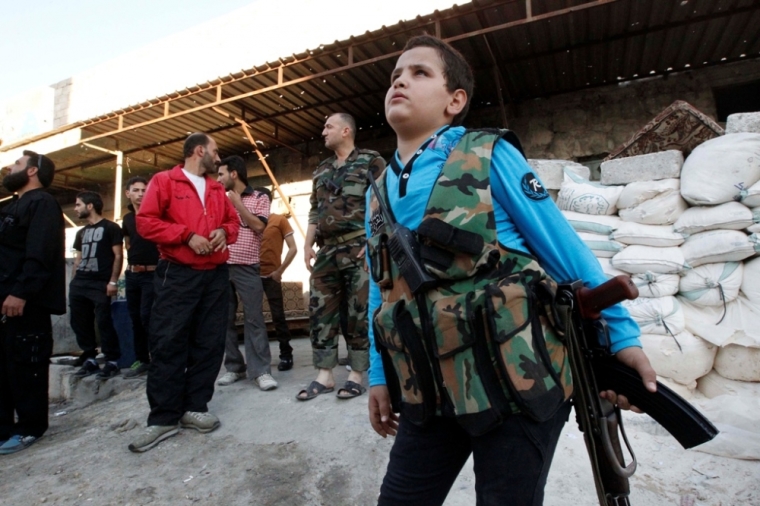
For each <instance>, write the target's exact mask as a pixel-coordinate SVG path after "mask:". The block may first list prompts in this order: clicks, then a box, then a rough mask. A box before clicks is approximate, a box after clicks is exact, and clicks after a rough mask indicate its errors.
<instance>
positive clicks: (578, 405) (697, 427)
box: [557, 276, 718, 506]
mask: <svg viewBox="0 0 760 506" xmlns="http://www.w3.org/2000/svg"><path fill="white" fill-rule="evenodd" d="M638 295H639V294H638V289H637V288H636V285H634V284H633V282H632V281H631V279H630V278H629V277H628V276H617V277H615V278H612V279H611V280H609V281H607V282H606V283H604V284H602V285H600V286H598V287H596V288H594V289H589V288H585V287H584V286H583V283H582V282H581V281H574V282H572V283H568V284H563V285H560V286H559V289H558V291H557V307H558V309H559V310H560V311H561V312H563V313H564V314H563V315H562V316H563V317H564V321H565V322H566V324H565V327H566V328H565V339H566V345H567V349H568V353H569V357H570V367H571V370H572V374H573V392H574V393H573V395H574V400H573V404H574V406H575V413H576V417H577V420H578V426H579V428H580V430H581V431H582V432H583V438H584V440H585V442H586V449H587V450H588V454H589V458H590V459H591V467H592V470H593V473H594V482H595V484H596V491H597V495H598V497H599V504H601V505H602V506H623V505H629V504H630V502H629V500H628V494H629V492H630V487H629V484H628V478H630V477H631V476H632V475H633V473H634V472H635V471H636V456H635V455H634V453H633V450H632V449H631V445H630V444H629V442H628V438H627V437H626V434H625V430H624V429H623V420H622V417H621V413H620V408H619V407H617V406H613V405H612V404H611V403H610V402H609V401H607V400H606V399H603V398H601V397H600V396H599V393H600V392H602V391H604V390H613V391H614V392H615V393H617V394H619V395H624V396H625V397H627V398H628V400H629V402H630V403H631V404H632V405H634V406H636V407H638V408H639V409H641V410H642V411H644V412H645V413H647V414H648V415H649V416H651V417H652V418H654V419H655V421H657V422H658V423H659V424H660V425H662V426H663V427H664V428H665V429H666V430H667V431H668V432H670V434H671V435H673V437H675V438H676V439H677V440H678V442H679V443H681V445H682V446H683V447H684V448H692V447H694V446H697V445H700V444H702V443H705V442H707V441H710V440H711V439H712V438H714V437H715V436H716V434H717V433H718V430H717V429H716V428H715V427H714V426H713V425H712V423H710V421H709V420H707V418H705V417H704V416H703V415H702V414H701V413H700V412H699V411H697V410H696V409H695V408H694V407H693V406H692V405H691V404H689V403H688V402H686V401H685V400H684V399H682V398H681V397H680V396H678V395H677V394H676V393H674V392H673V391H672V390H670V389H669V388H667V387H666V386H665V385H663V384H661V383H659V382H658V383H657V392H656V393H652V392H649V391H648V390H647V389H646V388H645V387H644V384H643V382H642V379H641V376H639V373H638V372H636V371H635V370H634V369H632V368H630V367H628V366H626V365H624V364H622V363H621V362H619V361H618V360H617V359H616V358H615V356H614V355H612V354H611V353H610V351H609V350H610V342H609V334H608V330H607V325H606V322H605V321H604V320H603V319H602V318H601V311H602V310H603V309H605V308H608V307H610V306H612V305H614V304H617V303H618V302H621V301H623V300H626V299H635V298H636V297H638ZM620 435H622V438H623V441H624V442H625V445H626V447H627V448H628V452H629V453H630V455H631V459H632V460H631V462H630V464H628V465H626V464H625V460H624V457H623V451H622V447H621V445H620V437H619V436H620Z"/></svg>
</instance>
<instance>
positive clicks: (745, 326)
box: [673, 132, 760, 398]
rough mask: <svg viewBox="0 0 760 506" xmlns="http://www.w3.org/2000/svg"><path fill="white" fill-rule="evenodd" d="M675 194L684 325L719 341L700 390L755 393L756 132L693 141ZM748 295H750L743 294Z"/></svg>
mask: <svg viewBox="0 0 760 506" xmlns="http://www.w3.org/2000/svg"><path fill="white" fill-rule="evenodd" d="M681 194H682V196H683V198H684V200H686V201H687V202H688V203H689V204H690V205H691V207H690V208H689V209H687V210H686V211H684V212H683V214H681V216H680V217H679V218H678V220H677V221H676V222H675V224H674V227H673V228H674V231H675V232H677V233H682V234H684V235H685V236H688V237H687V239H686V241H685V242H684V244H683V245H681V246H680V249H681V251H682V253H683V256H684V261H685V262H687V263H688V264H689V265H690V266H691V267H692V269H691V270H689V271H687V272H684V273H683V275H682V278H681V281H680V284H679V293H678V300H679V302H680V303H681V305H682V307H683V312H684V316H685V320H686V328H687V330H688V331H689V332H691V333H692V334H694V335H695V336H699V337H701V338H702V339H703V340H705V341H708V342H710V343H712V344H713V345H715V346H716V347H717V351H716V354H715V360H714V364H713V367H714V368H713V369H712V370H711V371H709V374H706V375H705V376H703V377H702V378H700V379H699V380H698V381H697V384H698V390H699V391H700V393H702V394H703V395H705V396H707V397H710V398H713V397H717V396H719V395H753V396H757V395H760V387H758V388H754V387H753V386H751V385H757V383H760V263H758V261H760V259H752V257H754V256H756V254H757V252H758V251H759V250H760V246H759V245H758V242H760V241H759V240H758V236H757V235H755V234H756V233H757V232H760V225H759V222H760V212H758V211H760V134H758V133H748V132H740V133H732V134H728V135H724V136H722V137H717V138H715V139H712V140H710V141H707V142H705V143H703V144H701V145H700V146H698V147H697V148H696V149H694V151H693V152H692V153H691V155H689V157H688V158H687V159H686V161H685V162H684V166H683V170H682V171H681ZM748 293H749V295H748Z"/></svg>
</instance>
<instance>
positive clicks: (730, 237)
mask: <svg viewBox="0 0 760 506" xmlns="http://www.w3.org/2000/svg"><path fill="white" fill-rule="evenodd" d="M756 247H758V244H757V236H756V235H754V234H752V235H750V236H748V235H747V234H745V233H744V232H741V231H739V230H708V231H707V232H700V233H698V234H694V235H692V236H689V238H688V239H686V242H684V243H683V244H682V245H681V246H680V248H681V252H682V253H683V257H684V260H685V261H686V263H688V264H689V265H690V266H691V267H692V268H693V267H696V266H698V265H702V264H713V263H719V262H739V261H741V260H744V259H745V258H749V257H751V256H752V255H754V254H755V251H756V250H755V248H756Z"/></svg>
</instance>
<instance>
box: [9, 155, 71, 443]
mask: <svg viewBox="0 0 760 506" xmlns="http://www.w3.org/2000/svg"><path fill="white" fill-rule="evenodd" d="M54 175H55V165H54V164H53V161H52V160H50V158H48V157H47V156H45V155H40V154H37V153H35V152H34V151H24V156H22V157H21V158H19V159H18V160H16V163H14V164H13V165H12V166H11V167H10V172H9V173H8V174H7V175H6V176H5V177H4V178H3V186H4V187H5V189H6V190H8V191H9V192H11V193H15V194H16V195H14V196H13V198H12V200H11V201H10V202H7V203H6V204H0V206H4V207H2V208H1V209H0V259H2V260H0V304H2V309H0V313H2V322H1V323H0V455H8V454H11V453H16V452H18V451H21V450H24V449H26V448H28V447H29V446H30V445H32V444H33V443H34V442H35V441H37V439H39V437H40V436H42V435H43V434H44V433H45V431H46V430H47V428H48V376H49V373H50V355H51V353H52V352H53V328H52V325H51V322H50V315H51V314H64V313H65V312H66V260H65V259H64V256H63V247H64V246H63V244H64V222H63V213H62V212H61V206H60V205H58V202H56V200H55V199H54V198H53V196H52V195H50V194H49V193H47V192H46V191H45V190H44V189H45V188H47V187H49V186H50V183H52V182H53V177H54Z"/></svg>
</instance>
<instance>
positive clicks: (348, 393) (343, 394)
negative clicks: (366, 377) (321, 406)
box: [335, 381, 367, 399]
mask: <svg viewBox="0 0 760 506" xmlns="http://www.w3.org/2000/svg"><path fill="white" fill-rule="evenodd" d="M366 391H367V389H366V388H364V387H363V386H361V385H360V384H359V383H356V382H354V381H346V384H345V385H343V388H341V389H340V390H338V393H337V394H335V395H336V397H338V399H353V398H354V397H359V396H360V395H361V394H363V393H364V392H366Z"/></svg>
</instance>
